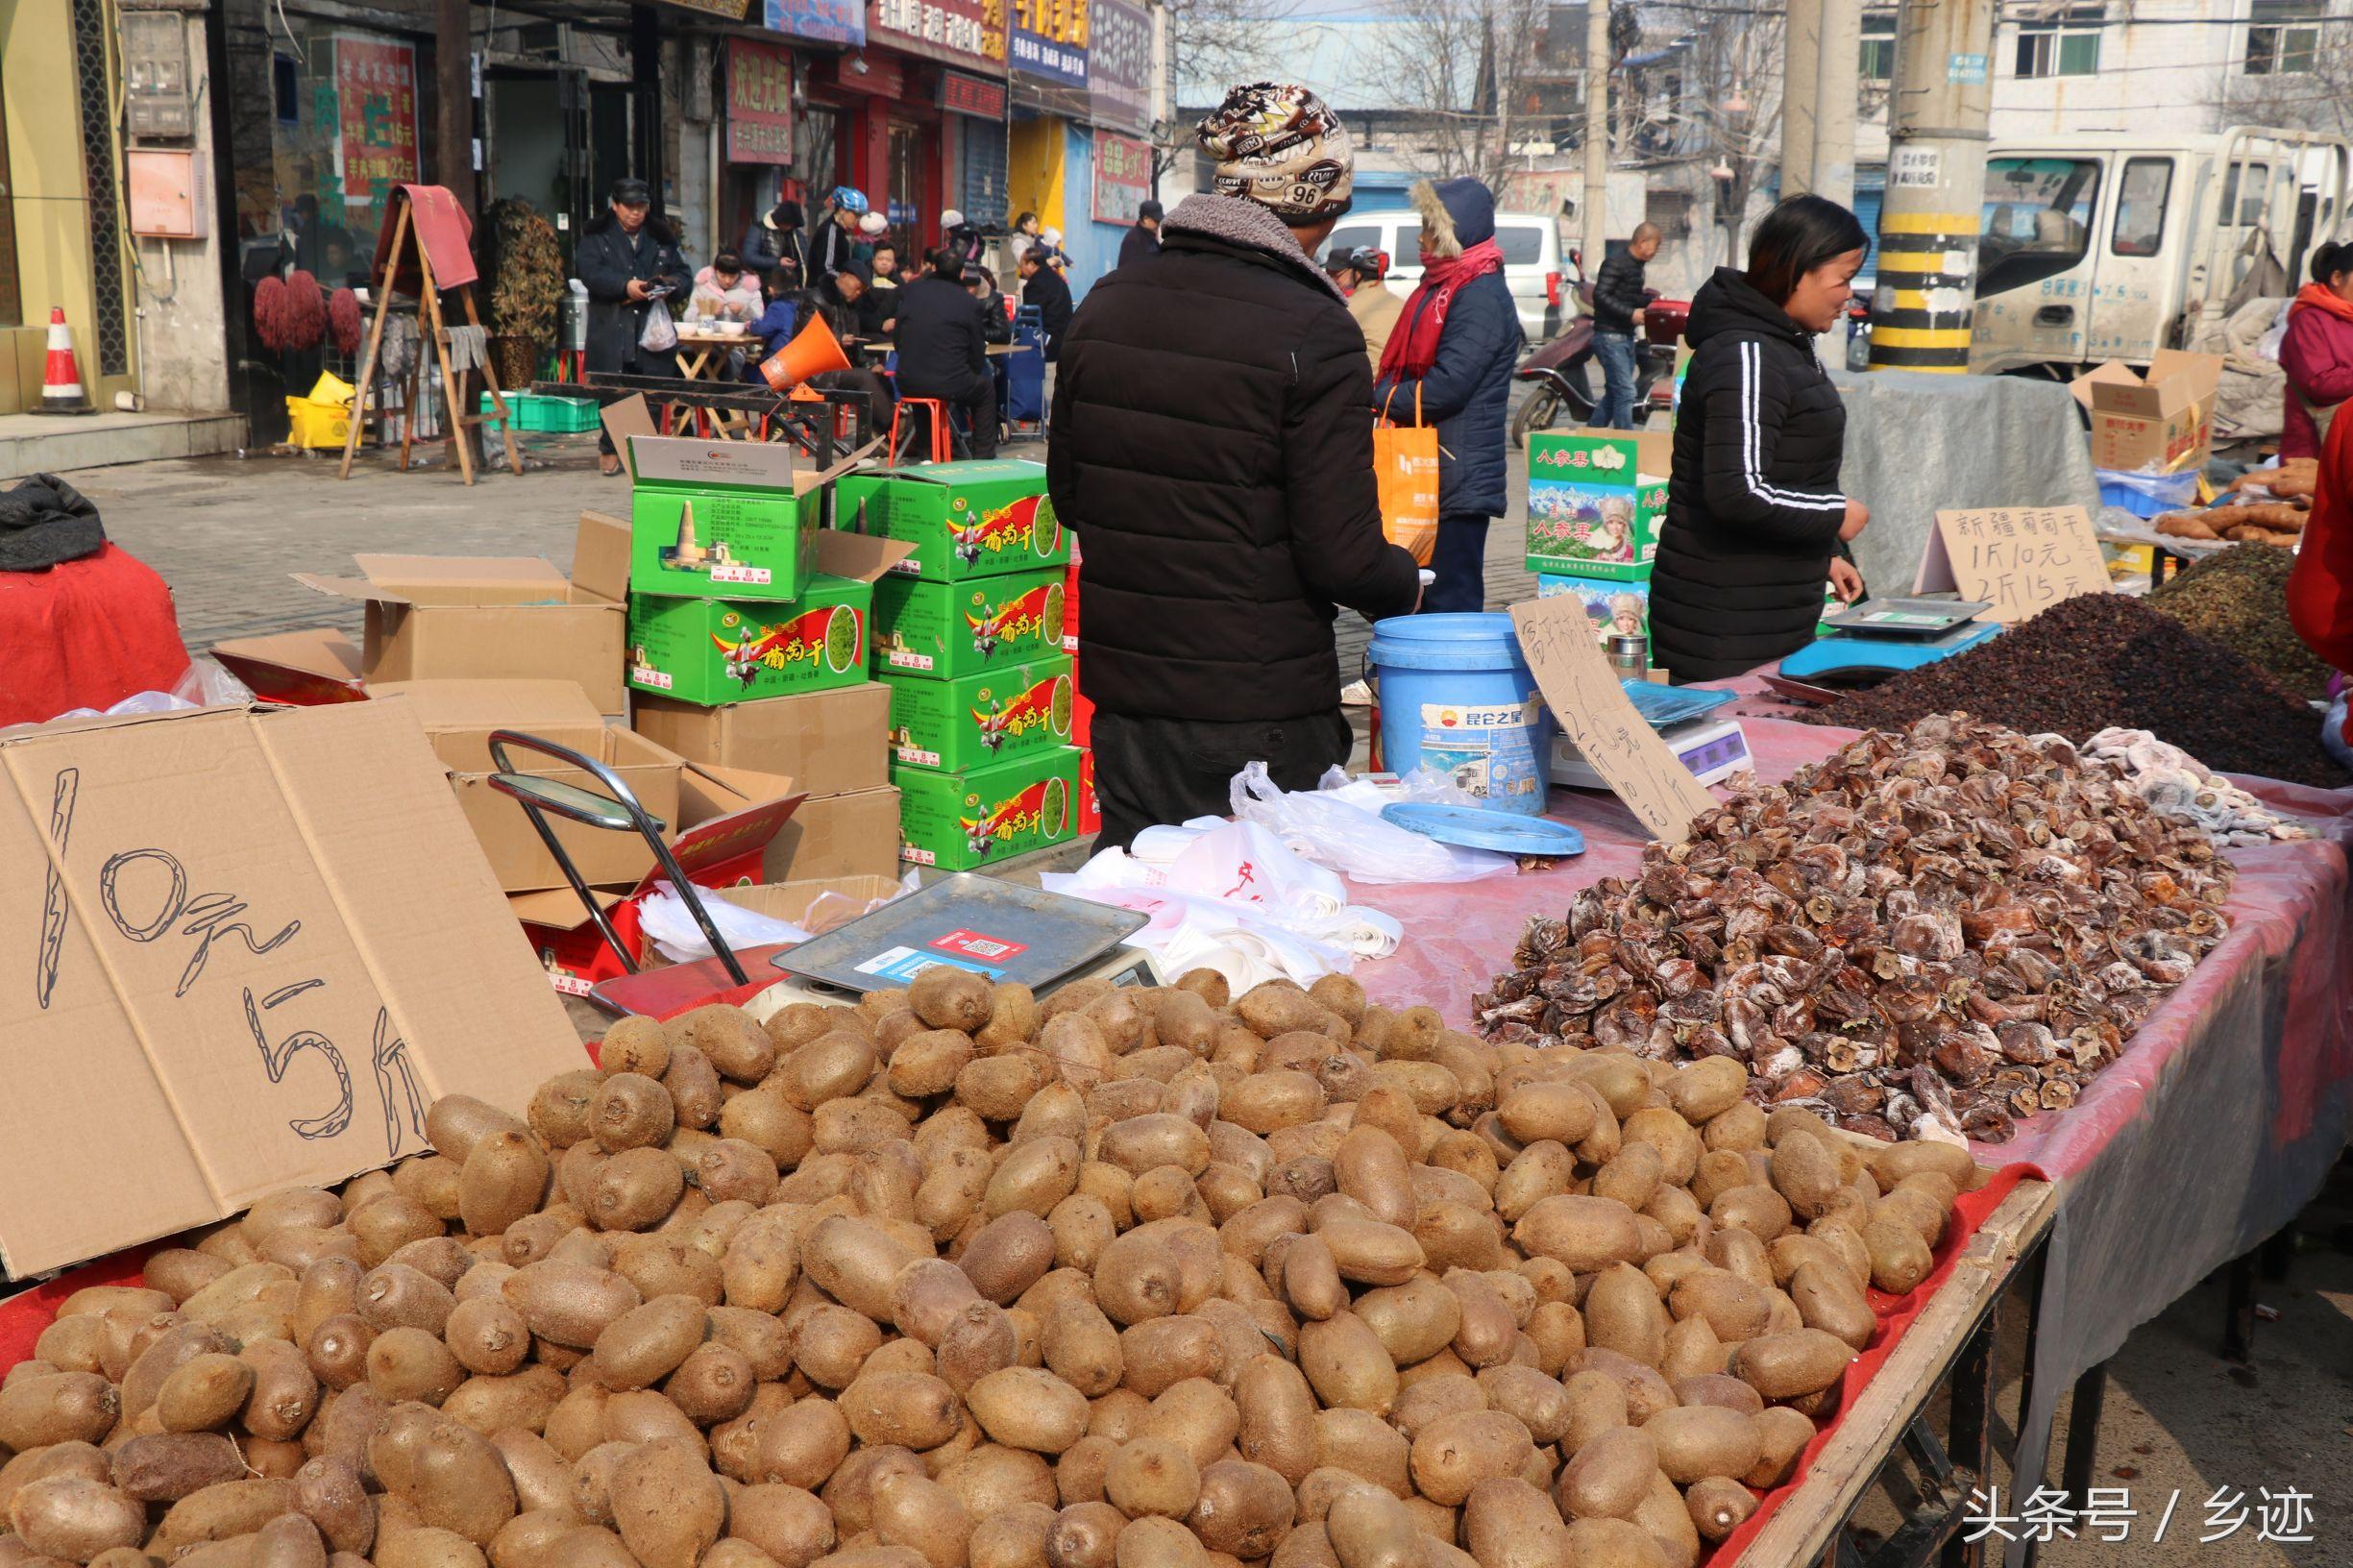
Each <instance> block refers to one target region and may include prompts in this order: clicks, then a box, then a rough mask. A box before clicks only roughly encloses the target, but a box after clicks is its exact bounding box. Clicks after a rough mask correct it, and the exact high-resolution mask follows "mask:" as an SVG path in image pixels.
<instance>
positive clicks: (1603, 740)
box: [1511, 596, 1716, 844]
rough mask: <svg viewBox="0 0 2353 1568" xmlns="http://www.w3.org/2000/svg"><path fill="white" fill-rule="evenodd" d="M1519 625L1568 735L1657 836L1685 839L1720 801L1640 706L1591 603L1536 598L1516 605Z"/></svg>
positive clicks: (1524, 649)
mask: <svg viewBox="0 0 2353 1568" xmlns="http://www.w3.org/2000/svg"><path fill="white" fill-rule="evenodd" d="M1511 624H1512V625H1513V626H1514V627H1515V628H1517V630H1518V631H1519V634H1520V652H1521V653H1522V654H1523V655H1524V656H1525V657H1526V658H1527V660H1528V668H1529V669H1530V670H1531V671H1532V673H1533V674H1535V677H1536V685H1537V687H1538V688H1539V689H1540V690H1542V692H1543V693H1544V700H1545V702H1546V703H1547V704H1548V705H1549V706H1550V707H1551V708H1552V710H1553V714H1554V717H1556V719H1558V720H1559V721H1560V730H1561V733H1562V734H1564V735H1566V736H1567V737H1568V738H1569V740H1570V741H1571V742H1572V743H1573V744H1574V745H1575V746H1576V747H1577V749H1578V750H1579V751H1581V753H1583V755H1584V758H1585V760H1586V761H1587V762H1590V763H1591V764H1593V769H1594V772H1598V773H1600V774H1601V775H1602V777H1604V778H1605V779H1607V780H1608V781H1609V787H1610V789H1611V790H1612V791H1614V792H1615V793H1616V795H1617V796H1618V798H1619V799H1620V800H1622V801H1624V802H1625V803H1626V806H1627V809H1628V810H1630V811H1631V812H1632V813H1633V814H1634V815H1635V816H1636V817H1637V818H1639V819H1641V821H1642V825H1643V826H1644V827H1645V828H1647V829H1648V830H1649V831H1650V833H1651V836H1652V837H1653V838H1657V839H1664V840H1665V841H1666V842H1667V843H1669V844H1680V843H1681V842H1682V841H1683V839H1684V838H1685V836H1686V835H1688V834H1689V833H1690V831H1691V820H1692V819H1693V818H1695V817H1698V816H1700V815H1702V814H1703V813H1704V812H1708V811H1712V810H1714V809H1715V804H1716V802H1715V799H1714V797H1713V796H1710V795H1709V794H1708V793H1707V791H1706V789H1705V787H1704V786H1703V785H1702V784H1701V783H1700V781H1699V780H1698V779H1696V778H1694V777H1692V776H1691V771H1690V770H1689V769H1687V768H1685V767H1684V766H1683V765H1682V764H1681V763H1680V762H1678V761H1677V760H1676V757H1675V753H1674V752H1673V751H1670V750H1668V749H1667V743H1666V742H1665V741H1662V740H1660V739H1659V738H1658V731H1656V730H1654V729H1653V728H1652V727H1651V726H1650V723H1648V721H1646V720H1645V719H1644V718H1643V717H1642V715H1640V714H1639V713H1636V712H1635V711H1634V703H1633V699H1632V698H1630V697H1628V696H1627V695H1626V688H1625V687H1624V686H1621V685H1620V684H1618V676H1617V674H1616V673H1615V672H1614V671H1612V670H1611V669H1610V668H1609V665H1608V662H1607V661H1606V660H1605V659H1604V658H1603V657H1602V650H1601V649H1600V647H1599V646H1597V645H1596V644H1595V642H1594V641H1593V624H1592V623H1591V622H1589V621H1587V620H1586V619H1585V608H1584V605H1583V604H1582V603H1581V602H1580V601H1579V600H1577V599H1575V598H1574V597H1568V596H1563V597H1556V598H1553V599H1537V600H1529V601H1527V602H1526V603H1521V604H1514V605H1512V606H1511Z"/></svg>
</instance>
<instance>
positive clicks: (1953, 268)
mask: <svg viewBox="0 0 2353 1568" xmlns="http://www.w3.org/2000/svg"><path fill="white" fill-rule="evenodd" d="M1994 8H1995V0H1903V10H1902V12H1900V15H1899V18H1898V20H1897V23H1896V83H1895V91H1894V93H1893V94H1892V95H1891V96H1890V98H1889V100H1888V112H1887V195H1886V199H1885V201H1884V203H1883V204H1882V205H1881V207H1880V208H1879V243H1878V257H1879V264H1878V280H1879V282H1878V286H1877V288H1876V289H1875V290H1874V291H1873V294H1872V301H1871V368H1872V369H1874V370H1924V371H1936V372H1941V373H1944V374H1949V375H1960V374H1962V373H1964V372H1966V371H1967V370H1968V369H1969V333H1970V327H1971V325H1972V323H1973V319H1974V315H1975V305H1976V285H1977V228H1978V211H1979V208H1980V207H1981V205H1982V204H1983V202H1984V198H1985V143H1986V118H1987V115H1988V113H1989V111H1990V110H1991V109H1992V107H1993V89H1992V87H1991V86H1989V85H1988V81H1987V79H1988V77H1989V76H1990V75H1991V72H1989V71H1988V70H1987V68H1986V67H1987V64H1988V60H1989V57H1990V56H1991V54H1992V53H1993V43H1994Z"/></svg>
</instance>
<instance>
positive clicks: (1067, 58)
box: [1009, 0, 1087, 87]
mask: <svg viewBox="0 0 2353 1568" xmlns="http://www.w3.org/2000/svg"><path fill="white" fill-rule="evenodd" d="M1009 48H1010V51H1011V57H1010V61H1009V63H1010V64H1011V65H1012V66H1013V68H1014V69H1015V70H1017V71H1019V72H1021V73H1022V74H1023V75H1025V76H1034V77H1038V78H1040V79H1041V80H1042V81H1046V82H1053V83H1057V84H1059V85H1061V86H1066V87H1084V86H1086V85H1087V0H1013V35H1012V37H1011V40H1010V43H1009Z"/></svg>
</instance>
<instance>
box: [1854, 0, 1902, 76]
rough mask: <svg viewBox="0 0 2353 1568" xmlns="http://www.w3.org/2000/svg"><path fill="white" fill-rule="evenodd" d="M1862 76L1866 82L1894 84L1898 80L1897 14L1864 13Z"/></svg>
mask: <svg viewBox="0 0 2353 1568" xmlns="http://www.w3.org/2000/svg"><path fill="white" fill-rule="evenodd" d="M1861 65H1862V70H1861V73H1860V74H1861V76H1862V78H1863V80H1864V81H1866V82H1893V81H1894V80H1895V79H1896V13H1895V12H1892V11H1884V12H1864V13H1863V58H1862V61H1861Z"/></svg>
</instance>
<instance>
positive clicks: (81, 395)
mask: <svg viewBox="0 0 2353 1568" xmlns="http://www.w3.org/2000/svg"><path fill="white" fill-rule="evenodd" d="M91 411H92V410H91V408H90V399H89V394H88V393H87V392H85V391H84V390H83V389H82V371H81V368H80V367H79V366H77V365H76V364H75V363H74V339H73V333H72V332H71V331H68V330H67V328H66V326H65V307H64V306H61V305H53V306H50V307H49V366H48V369H47V370H46V371H44V372H43V373H42V375H41V404H40V406H39V407H38V408H36V409H34V410H33V412H35V413H37V414H86V413H89V412H91Z"/></svg>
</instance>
